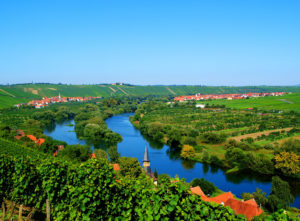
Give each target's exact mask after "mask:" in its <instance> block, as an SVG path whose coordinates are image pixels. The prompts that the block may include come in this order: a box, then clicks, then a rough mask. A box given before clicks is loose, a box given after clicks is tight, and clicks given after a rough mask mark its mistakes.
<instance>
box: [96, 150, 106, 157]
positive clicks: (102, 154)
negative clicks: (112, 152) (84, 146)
mask: <svg viewBox="0 0 300 221" xmlns="http://www.w3.org/2000/svg"><path fill="white" fill-rule="evenodd" d="M94 153H95V155H96V158H97V159H107V153H106V152H105V151H104V150H101V149H95V151H94Z"/></svg>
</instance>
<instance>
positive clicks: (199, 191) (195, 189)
mask: <svg viewBox="0 0 300 221" xmlns="http://www.w3.org/2000/svg"><path fill="white" fill-rule="evenodd" d="M191 191H192V193H193V194H197V195H199V196H201V197H203V196H205V194H204V193H203V191H202V189H201V188H200V186H196V187H192V188H191ZM205 197H206V196H205Z"/></svg>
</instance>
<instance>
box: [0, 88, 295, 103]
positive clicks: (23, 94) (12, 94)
mask: <svg viewBox="0 0 300 221" xmlns="http://www.w3.org/2000/svg"><path fill="white" fill-rule="evenodd" d="M271 91H274V92H276V91H286V92H300V87H299V86H243V87H228V86H184V85H182V86H174V85H170V86H163V85H157V86H156V85H154V86H128V85H121V86H120V85H66V84H18V85H10V86H0V108H3V107H8V106H11V105H13V104H16V103H22V102H27V101H29V100H33V99H40V98H42V97H43V96H47V97H52V96H57V95H58V94H59V93H60V94H61V96H66V97H76V96H82V97H84V96H102V97H109V96H124V95H134V96H146V95H172V96H179V95H189V94H196V93H201V94H210V93H244V92H271Z"/></svg>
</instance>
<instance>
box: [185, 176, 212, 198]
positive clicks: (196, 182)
mask: <svg viewBox="0 0 300 221" xmlns="http://www.w3.org/2000/svg"><path fill="white" fill-rule="evenodd" d="M191 186H192V187H195V186H200V188H201V189H202V191H203V192H204V193H205V194H209V195H211V194H213V193H214V192H215V191H216V190H217V188H216V186H215V185H214V184H213V183H211V182H209V181H207V180H205V179H204V178H201V179H198V178H195V179H193V180H192V182H191Z"/></svg>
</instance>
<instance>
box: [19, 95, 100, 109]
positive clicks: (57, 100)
mask: <svg viewBox="0 0 300 221" xmlns="http://www.w3.org/2000/svg"><path fill="white" fill-rule="evenodd" d="M100 98H101V97H61V96H60V94H59V95H58V96H55V97H50V98H48V97H43V99H42V100H32V101H29V102H28V103H22V104H15V106H16V107H20V106H22V105H32V106H34V107H35V108H43V107H48V105H49V104H54V103H67V102H71V101H76V102H84V101H90V100H94V99H100Z"/></svg>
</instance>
